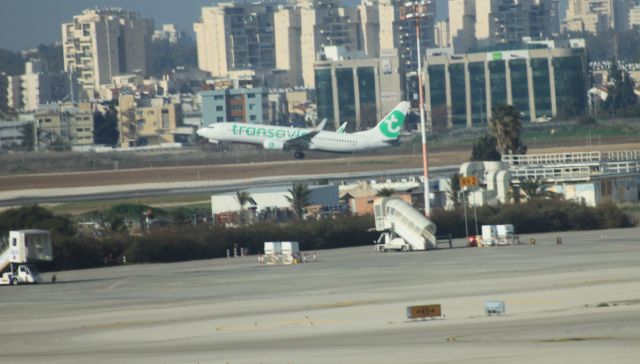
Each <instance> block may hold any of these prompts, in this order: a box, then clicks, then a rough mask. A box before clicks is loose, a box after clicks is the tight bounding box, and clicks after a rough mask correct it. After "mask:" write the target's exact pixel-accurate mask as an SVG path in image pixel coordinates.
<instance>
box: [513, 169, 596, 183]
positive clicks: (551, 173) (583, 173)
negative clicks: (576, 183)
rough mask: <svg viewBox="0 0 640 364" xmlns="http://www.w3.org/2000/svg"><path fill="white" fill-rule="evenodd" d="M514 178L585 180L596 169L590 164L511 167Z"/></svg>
mask: <svg viewBox="0 0 640 364" xmlns="http://www.w3.org/2000/svg"><path fill="white" fill-rule="evenodd" d="M510 172H511V177H512V178H513V179H520V180H522V179H538V178H539V179H541V180H559V179H563V180H573V179H579V180H584V179H588V178H589V177H591V176H592V175H593V174H597V173H594V171H592V170H591V168H589V166H583V167H567V168H562V167H547V168H518V169H511V170H510Z"/></svg>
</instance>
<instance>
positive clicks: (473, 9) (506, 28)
mask: <svg viewBox="0 0 640 364" xmlns="http://www.w3.org/2000/svg"><path fill="white" fill-rule="evenodd" d="M558 24H559V20H558V0H521V1H513V0H449V33H450V37H451V38H450V43H451V44H452V45H453V47H454V48H455V51H456V53H465V52H467V51H469V50H471V49H473V48H474V47H476V46H490V45H493V44H498V43H516V42H520V41H522V38H523V37H531V38H546V37H550V36H551V35H552V34H554V33H557V32H558V28H559V25H558Z"/></svg>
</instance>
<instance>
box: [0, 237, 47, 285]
mask: <svg viewBox="0 0 640 364" xmlns="http://www.w3.org/2000/svg"><path fill="white" fill-rule="evenodd" d="M52 260H53V254H52V249H51V234H50V233H49V232H48V231H46V230H16V231H10V232H9V239H8V240H0V285H8V284H10V285H14V286H15V285H18V284H28V283H39V282H41V281H42V277H41V276H40V273H39V271H38V269H37V268H36V266H35V265H33V263H35V262H42V261H45V262H49V261H52Z"/></svg>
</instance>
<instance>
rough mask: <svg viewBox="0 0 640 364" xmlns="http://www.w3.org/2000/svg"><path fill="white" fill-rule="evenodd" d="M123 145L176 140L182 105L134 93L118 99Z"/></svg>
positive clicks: (159, 143) (121, 145)
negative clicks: (137, 95)
mask: <svg viewBox="0 0 640 364" xmlns="http://www.w3.org/2000/svg"><path fill="white" fill-rule="evenodd" d="M118 102H119V104H118V105H119V108H118V131H119V132H120V148H130V147H139V146H147V145H161V144H164V143H175V142H176V136H177V135H178V134H179V130H178V127H179V126H181V125H182V107H181V105H180V104H176V103H172V102H171V100H168V99H164V98H161V97H157V98H151V99H146V98H143V99H136V98H135V97H134V96H133V95H121V96H120V97H119V98H118Z"/></svg>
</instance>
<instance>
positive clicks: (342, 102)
mask: <svg viewBox="0 0 640 364" xmlns="http://www.w3.org/2000/svg"><path fill="white" fill-rule="evenodd" d="M336 82H337V84H338V109H339V111H340V118H341V119H348V118H351V120H353V118H355V117H356V100H355V92H354V90H353V69H351V68H339V69H336Z"/></svg>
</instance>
